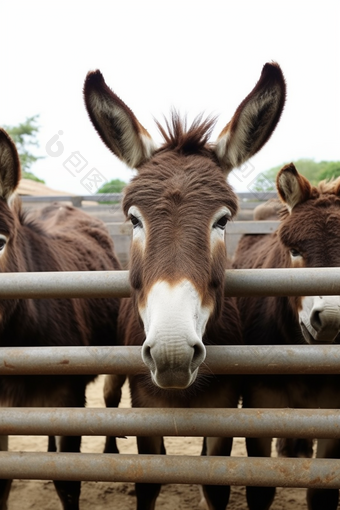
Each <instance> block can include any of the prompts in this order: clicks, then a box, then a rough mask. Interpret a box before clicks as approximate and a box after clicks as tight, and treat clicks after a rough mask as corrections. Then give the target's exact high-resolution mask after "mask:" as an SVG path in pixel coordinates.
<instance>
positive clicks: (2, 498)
mask: <svg viewBox="0 0 340 510" xmlns="http://www.w3.org/2000/svg"><path fill="white" fill-rule="evenodd" d="M0 451H2V452H7V451H8V436H0ZM11 485H12V480H0V510H7V500H8V496H9V493H10V490H11Z"/></svg>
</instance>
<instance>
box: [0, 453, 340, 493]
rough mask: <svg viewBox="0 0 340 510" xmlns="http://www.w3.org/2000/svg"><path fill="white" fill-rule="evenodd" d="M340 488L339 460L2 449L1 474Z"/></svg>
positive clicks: (29, 476)
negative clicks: (11, 450)
mask: <svg viewBox="0 0 340 510" xmlns="http://www.w3.org/2000/svg"><path fill="white" fill-rule="evenodd" d="M6 477H11V478H21V479H38V480H85V481H104V482H144V483H179V484H184V483H195V484H208V485H209V484H210V485H211V484H213V485H229V484H230V485H260V486H264V485H265V486H277V487H314V488H327V489H332V488H339V487H340V470H339V461H338V460H335V459H327V460H324V459H313V460H311V459H282V458H254V457H253V458H241V457H212V456H210V457H194V456H184V455H183V456H182V455H178V456H175V455H140V456H138V455H127V454H125V455H113V454H106V455H102V454H91V453H81V454H79V453H78V454H77V453H7V452H0V478H6Z"/></svg>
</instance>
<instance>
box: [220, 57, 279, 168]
mask: <svg viewBox="0 0 340 510" xmlns="http://www.w3.org/2000/svg"><path fill="white" fill-rule="evenodd" d="M285 98H286V84H285V80H284V77H283V74H282V71H281V69H280V66H279V65H278V64H276V63H275V62H273V63H271V64H269V63H267V64H265V65H264V67H263V69H262V73H261V76H260V79H259V81H258V82H257V84H256V85H255V87H254V89H253V90H252V91H251V92H250V94H249V95H248V96H247V97H246V98H245V99H244V100H243V101H242V103H241V104H240V106H239V107H238V108H237V110H236V112H235V114H234V116H233V118H232V119H231V121H230V122H229V124H227V125H226V127H225V128H224V129H223V130H222V132H221V133H220V135H219V137H218V139H217V143H216V146H215V152H216V155H217V157H218V159H219V160H220V163H221V165H222V169H223V171H224V173H225V174H228V173H229V172H230V171H231V170H232V169H233V168H237V167H238V166H240V165H242V163H244V162H245V161H247V160H248V159H249V158H250V157H252V156H253V155H254V154H256V153H257V152H258V151H259V150H260V149H261V148H262V147H263V146H264V144H265V143H266V142H267V141H268V139H269V138H270V136H271V134H272V133H273V131H274V129H275V127H276V125H277V123H278V122H279V119H280V116H281V113H282V110H283V106H284V103H285Z"/></svg>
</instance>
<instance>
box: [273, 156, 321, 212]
mask: <svg viewBox="0 0 340 510" xmlns="http://www.w3.org/2000/svg"><path fill="white" fill-rule="evenodd" d="M276 187H277V191H278V194H279V197H280V199H281V200H282V202H284V203H285V204H286V205H287V207H288V210H289V212H292V210H293V209H294V207H295V206H296V205H298V204H301V203H302V202H305V201H306V200H308V199H309V198H311V197H312V195H313V186H312V185H311V184H310V182H309V181H308V180H307V179H306V178H305V177H304V176H303V175H301V174H299V172H298V171H297V170H296V168H295V166H294V165H293V163H290V164H289V165H285V166H284V167H283V168H281V170H280V171H279V173H278V174H277V177H276Z"/></svg>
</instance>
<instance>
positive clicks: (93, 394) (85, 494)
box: [8, 376, 307, 510]
mask: <svg viewBox="0 0 340 510" xmlns="http://www.w3.org/2000/svg"><path fill="white" fill-rule="evenodd" d="M103 379H104V377H103V376H100V377H99V378H98V379H97V381H96V382H95V383H92V384H91V385H90V386H89V387H88V392H87V402H88V407H104V400H103V392H102V387H103ZM129 405H130V399H129V392H128V389H127V387H124V394H123V399H122V403H121V406H122V407H129ZM165 445H166V449H167V452H168V453H169V454H174V455H181V454H184V453H185V454H190V455H199V454H200V450H201V439H199V438H177V437H175V438H166V439H165ZM103 446H104V437H84V438H83V442H82V451H83V452H89V453H91V452H92V453H100V452H102V451H103ZM9 447H10V450H14V451H46V449H47V438H45V437H40V436H39V437H27V436H10V440H9ZM118 447H119V449H120V452H121V453H136V452H137V449H136V442H135V438H133V437H129V438H126V439H119V440H118ZM232 455H233V456H245V446H244V440H243V439H235V440H234V446H233V451H232ZM305 494H306V491H305V489H283V488H278V489H277V495H276V498H275V501H274V504H273V506H272V507H271V508H272V510H306V509H307V505H306V503H305ZM200 499H201V498H200V494H199V488H198V487H197V486H195V485H164V486H163V487H162V491H161V494H160V496H159V498H158V500H157V505H156V509H157V510H195V509H197V510H199V509H200V506H199V503H200ZM80 507H81V510H104V509H105V510H112V509H114V510H134V509H135V496H134V484H132V483H108V482H83V485H82V492H81V504H80ZM28 509H34V510H37V509H39V510H60V504H59V500H58V497H57V495H56V493H55V490H54V486H53V483H52V482H46V481H26V480H14V482H13V486H12V490H11V493H10V498H9V506H8V510H28ZM241 509H245V510H246V509H247V505H246V499H245V489H244V487H232V489H231V496H230V502H229V505H228V510H241Z"/></svg>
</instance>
